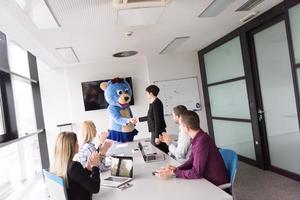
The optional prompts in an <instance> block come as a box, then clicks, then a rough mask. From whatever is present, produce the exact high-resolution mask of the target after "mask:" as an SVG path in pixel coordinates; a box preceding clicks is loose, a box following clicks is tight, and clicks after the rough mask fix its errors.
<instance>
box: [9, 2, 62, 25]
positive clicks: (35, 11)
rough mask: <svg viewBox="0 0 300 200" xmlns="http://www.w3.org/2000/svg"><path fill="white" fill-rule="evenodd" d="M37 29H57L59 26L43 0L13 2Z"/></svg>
mask: <svg viewBox="0 0 300 200" xmlns="http://www.w3.org/2000/svg"><path fill="white" fill-rule="evenodd" d="M15 1H16V2H17V4H18V5H19V6H20V7H21V8H22V10H23V11H24V12H25V13H26V14H27V15H28V16H29V17H30V18H31V20H32V22H33V23H34V24H35V25H36V26H37V27H38V28H39V29H51V28H59V27H60V24H59V23H58V21H57V19H56V18H55V16H54V15H53V12H52V11H51V9H50V7H49V5H48V3H47V2H46V1H45V0H15Z"/></svg>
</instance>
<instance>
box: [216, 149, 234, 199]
mask: <svg viewBox="0 0 300 200" xmlns="http://www.w3.org/2000/svg"><path fill="white" fill-rule="evenodd" d="M219 151H220V153H221V156H222V158H223V160H224V163H225V166H226V169H227V172H228V175H229V183H225V184H223V185H219V188H221V189H222V190H225V191H228V192H229V193H230V194H232V186H233V183H234V179H235V174H236V171H237V164H238V156H237V154H236V153H235V152H234V151H232V150H230V149H219Z"/></svg>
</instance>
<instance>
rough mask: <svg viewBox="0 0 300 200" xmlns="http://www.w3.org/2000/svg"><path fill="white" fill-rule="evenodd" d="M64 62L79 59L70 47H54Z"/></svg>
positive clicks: (73, 61) (72, 61) (68, 62)
mask: <svg viewBox="0 0 300 200" xmlns="http://www.w3.org/2000/svg"><path fill="white" fill-rule="evenodd" d="M55 50H56V51H57V53H58V54H59V55H60V56H61V58H62V59H63V60H64V61H65V62H66V64H72V63H79V59H78V57H77V55H76V53H75V51H74V49H73V48H72V47H60V48H56V49H55Z"/></svg>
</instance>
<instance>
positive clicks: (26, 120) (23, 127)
mask: <svg viewBox="0 0 300 200" xmlns="http://www.w3.org/2000/svg"><path fill="white" fill-rule="evenodd" d="M12 85H13V92H14V102H15V109H16V117H17V127H18V133H19V137H20V136H24V135H26V134H28V133H33V132H36V131H37V127H36V118H35V112H34V104H33V95H32V87H31V83H27V82H24V81H23V80H20V79H18V78H17V77H15V76H12Z"/></svg>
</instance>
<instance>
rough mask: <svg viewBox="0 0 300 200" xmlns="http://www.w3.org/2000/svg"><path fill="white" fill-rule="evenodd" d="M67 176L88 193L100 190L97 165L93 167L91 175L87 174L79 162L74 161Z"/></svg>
mask: <svg viewBox="0 0 300 200" xmlns="http://www.w3.org/2000/svg"><path fill="white" fill-rule="evenodd" d="M69 177H70V179H72V180H73V181H76V182H77V183H78V184H79V185H80V186H81V187H83V188H84V189H86V190H87V191H89V192H90V193H97V192H99V190H100V176H99V168H98V167H93V168H92V173H91V176H89V175H88V174H87V173H86V171H85V169H83V167H82V166H81V164H80V163H78V162H74V163H73V164H72V166H71V169H70V172H69Z"/></svg>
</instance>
